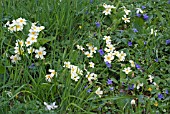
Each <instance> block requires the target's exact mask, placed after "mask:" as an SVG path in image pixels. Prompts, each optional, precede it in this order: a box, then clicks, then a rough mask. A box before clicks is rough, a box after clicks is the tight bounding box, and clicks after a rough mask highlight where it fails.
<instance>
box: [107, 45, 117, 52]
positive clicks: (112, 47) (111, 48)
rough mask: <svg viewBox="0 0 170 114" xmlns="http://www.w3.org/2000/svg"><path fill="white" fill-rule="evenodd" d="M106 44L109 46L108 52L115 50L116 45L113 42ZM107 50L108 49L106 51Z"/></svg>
mask: <svg viewBox="0 0 170 114" xmlns="http://www.w3.org/2000/svg"><path fill="white" fill-rule="evenodd" d="M106 46H107V47H108V48H109V49H108V50H109V51H108V52H113V50H115V47H114V46H113V45H112V44H111V43H107V44H106ZM106 52H107V51H106Z"/></svg>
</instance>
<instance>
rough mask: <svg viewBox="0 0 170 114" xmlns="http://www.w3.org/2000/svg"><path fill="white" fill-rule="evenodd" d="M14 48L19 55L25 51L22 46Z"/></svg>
mask: <svg viewBox="0 0 170 114" xmlns="http://www.w3.org/2000/svg"><path fill="white" fill-rule="evenodd" d="M14 49H15V51H14V52H15V53H16V54H18V55H22V54H23V52H24V49H23V48H22V47H17V46H16V47H14Z"/></svg>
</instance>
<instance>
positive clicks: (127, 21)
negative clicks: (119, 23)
mask: <svg viewBox="0 0 170 114" xmlns="http://www.w3.org/2000/svg"><path fill="white" fill-rule="evenodd" d="M122 20H124V22H125V23H129V22H130V18H127V17H126V15H124V17H122Z"/></svg>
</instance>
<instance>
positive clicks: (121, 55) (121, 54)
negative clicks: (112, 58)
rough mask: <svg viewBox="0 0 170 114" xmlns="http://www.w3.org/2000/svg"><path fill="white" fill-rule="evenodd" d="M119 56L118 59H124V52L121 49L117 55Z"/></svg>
mask: <svg viewBox="0 0 170 114" xmlns="http://www.w3.org/2000/svg"><path fill="white" fill-rule="evenodd" d="M117 57H118V58H119V61H124V60H125V57H126V53H124V52H123V51H121V52H120V53H119V54H118V56H117Z"/></svg>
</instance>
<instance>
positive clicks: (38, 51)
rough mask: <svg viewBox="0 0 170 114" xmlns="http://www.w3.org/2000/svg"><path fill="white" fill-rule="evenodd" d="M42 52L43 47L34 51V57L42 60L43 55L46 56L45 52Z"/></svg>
mask: <svg viewBox="0 0 170 114" xmlns="http://www.w3.org/2000/svg"><path fill="white" fill-rule="evenodd" d="M44 50H45V47H40V48H39V50H38V49H36V50H35V53H36V55H35V57H36V58H40V59H44V55H46V51H44Z"/></svg>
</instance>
